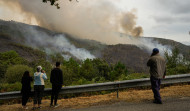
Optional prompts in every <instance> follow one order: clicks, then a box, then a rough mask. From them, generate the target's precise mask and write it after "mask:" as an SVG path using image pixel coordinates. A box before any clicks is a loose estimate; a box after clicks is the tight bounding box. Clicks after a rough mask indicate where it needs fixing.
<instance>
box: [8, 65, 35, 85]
mask: <svg viewBox="0 0 190 111" xmlns="http://www.w3.org/2000/svg"><path fill="white" fill-rule="evenodd" d="M25 71H29V72H30V75H31V76H33V70H32V68H31V67H28V66H26V65H14V66H12V67H9V68H8V69H7V72H6V74H5V78H6V81H7V82H8V83H15V82H21V78H22V76H23V74H24V72H25Z"/></svg>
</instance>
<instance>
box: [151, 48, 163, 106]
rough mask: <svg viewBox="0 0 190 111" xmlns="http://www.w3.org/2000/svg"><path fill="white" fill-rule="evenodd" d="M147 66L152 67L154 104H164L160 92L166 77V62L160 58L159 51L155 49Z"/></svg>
mask: <svg viewBox="0 0 190 111" xmlns="http://www.w3.org/2000/svg"><path fill="white" fill-rule="evenodd" d="M147 66H148V67H150V81H151V87H152V91H153V93H154V101H153V103H156V104H162V100H161V96H160V92H159V90H160V84H161V79H164V78H165V75H166V61H165V59H164V58H163V57H161V56H160V54H159V49H157V48H154V49H153V51H152V55H151V57H150V58H149V60H148V62H147Z"/></svg>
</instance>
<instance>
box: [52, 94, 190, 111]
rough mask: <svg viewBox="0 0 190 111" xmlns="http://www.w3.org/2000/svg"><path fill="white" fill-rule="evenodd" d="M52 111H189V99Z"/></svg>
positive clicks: (124, 103)
mask: <svg viewBox="0 0 190 111" xmlns="http://www.w3.org/2000/svg"><path fill="white" fill-rule="evenodd" d="M54 111H190V97H182V98H168V99H165V100H163V104H161V105H160V104H154V103H152V101H146V102H140V103H127V102H124V101H123V102H117V103H113V104H109V105H99V106H91V107H88V108H81V109H55V110H54Z"/></svg>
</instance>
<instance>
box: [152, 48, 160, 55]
mask: <svg viewBox="0 0 190 111" xmlns="http://www.w3.org/2000/svg"><path fill="white" fill-rule="evenodd" d="M158 53H159V49H158V48H154V49H153V50H152V55H151V56H154V55H156V54H158Z"/></svg>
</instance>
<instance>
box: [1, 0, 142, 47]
mask: <svg viewBox="0 0 190 111" xmlns="http://www.w3.org/2000/svg"><path fill="white" fill-rule="evenodd" d="M7 1H8V2H9V4H6V3H7ZM2 2H4V4H6V6H7V7H9V8H11V3H12V4H17V5H16V6H15V7H17V8H18V9H20V15H21V16H24V18H27V17H26V16H30V17H28V20H26V21H31V18H35V19H36V22H37V24H38V25H40V26H42V27H45V28H48V29H53V30H55V31H58V32H66V33H69V34H72V35H74V36H77V37H80V38H85V39H91V40H97V41H100V42H103V43H108V44H117V43H119V42H120V41H122V40H119V38H117V37H116V36H115V35H113V34H111V33H112V32H121V33H125V34H128V35H132V36H140V35H142V32H143V31H142V27H137V26H136V19H137V17H136V16H135V12H133V11H124V10H122V9H121V8H119V7H118V6H117V5H116V3H117V2H119V1H115V0H101V1H97V0H90V1H89V0H80V1H79V2H74V1H72V2H69V0H60V1H59V2H60V6H61V8H60V9H57V8H56V7H54V6H53V7H52V6H51V5H49V4H45V3H42V1H40V0H33V1H30V0H3V1H2ZM23 14H24V15H23ZM30 23H31V22H30ZM116 39H117V41H115V40H116ZM126 42H130V41H126Z"/></svg>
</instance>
